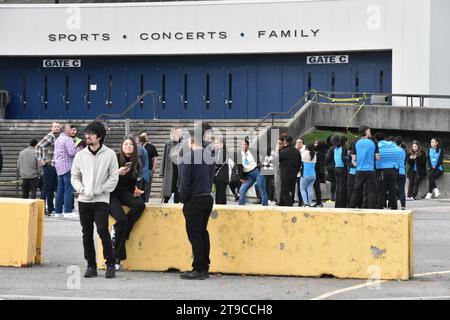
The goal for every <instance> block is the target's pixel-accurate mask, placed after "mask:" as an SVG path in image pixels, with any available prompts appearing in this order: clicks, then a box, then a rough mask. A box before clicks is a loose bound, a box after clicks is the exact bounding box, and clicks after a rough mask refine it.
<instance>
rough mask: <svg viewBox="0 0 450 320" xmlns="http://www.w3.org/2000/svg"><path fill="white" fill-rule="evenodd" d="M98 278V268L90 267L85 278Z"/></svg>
mask: <svg viewBox="0 0 450 320" xmlns="http://www.w3.org/2000/svg"><path fill="white" fill-rule="evenodd" d="M96 276H97V268H94V267H88V268H87V270H86V272H85V273H84V277H85V278H94V277H96Z"/></svg>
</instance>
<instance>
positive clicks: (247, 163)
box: [241, 151, 258, 172]
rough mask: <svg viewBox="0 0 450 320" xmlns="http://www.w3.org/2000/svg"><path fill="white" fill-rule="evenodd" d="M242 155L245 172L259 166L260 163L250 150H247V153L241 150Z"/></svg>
mask: <svg viewBox="0 0 450 320" xmlns="http://www.w3.org/2000/svg"><path fill="white" fill-rule="evenodd" d="M241 155H242V166H243V167H244V172H250V171H253V170H254V169H255V168H256V167H257V166H258V164H257V163H256V161H255V158H253V156H252V154H251V153H250V151H247V153H245V152H244V151H241Z"/></svg>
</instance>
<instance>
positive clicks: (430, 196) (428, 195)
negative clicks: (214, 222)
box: [425, 193, 433, 200]
mask: <svg viewBox="0 0 450 320" xmlns="http://www.w3.org/2000/svg"><path fill="white" fill-rule="evenodd" d="M432 197H433V195H432V194H431V193H427V196H426V197H425V199H426V200H430V199H431V198H432Z"/></svg>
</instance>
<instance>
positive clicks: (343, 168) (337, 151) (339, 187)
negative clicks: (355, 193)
mask: <svg viewBox="0 0 450 320" xmlns="http://www.w3.org/2000/svg"><path fill="white" fill-rule="evenodd" d="M346 143H347V138H346V137H344V136H340V137H339V140H338V143H337V144H336V146H335V147H334V149H333V156H334V163H335V169H334V175H335V177H336V203H335V208H347V175H348V171H347V164H346V157H347V153H348V152H347V147H346V146H345V144H346Z"/></svg>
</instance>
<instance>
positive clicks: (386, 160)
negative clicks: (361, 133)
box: [376, 140, 401, 169]
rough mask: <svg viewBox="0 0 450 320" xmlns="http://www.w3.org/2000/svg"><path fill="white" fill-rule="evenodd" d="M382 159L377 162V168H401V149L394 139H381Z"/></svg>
mask: <svg viewBox="0 0 450 320" xmlns="http://www.w3.org/2000/svg"><path fill="white" fill-rule="evenodd" d="M378 150H379V152H380V160H379V161H377V162H376V165H377V169H399V167H400V156H401V154H400V150H399V147H398V146H397V144H396V143H395V142H393V141H384V140H383V141H380V142H379V143H378Z"/></svg>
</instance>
